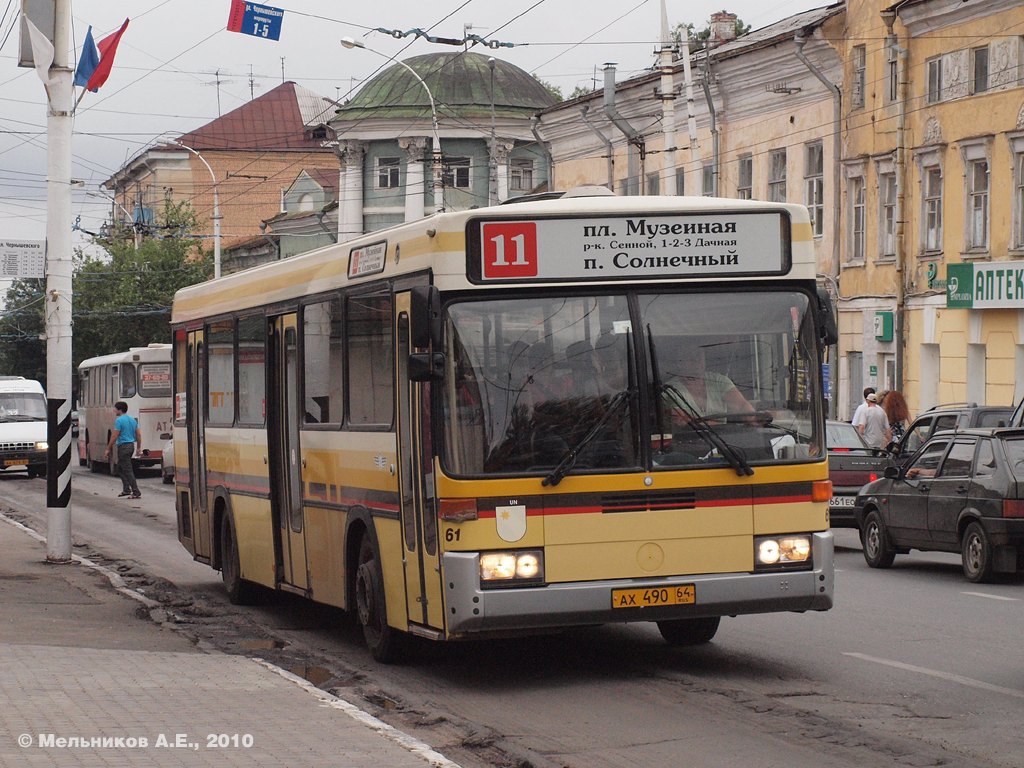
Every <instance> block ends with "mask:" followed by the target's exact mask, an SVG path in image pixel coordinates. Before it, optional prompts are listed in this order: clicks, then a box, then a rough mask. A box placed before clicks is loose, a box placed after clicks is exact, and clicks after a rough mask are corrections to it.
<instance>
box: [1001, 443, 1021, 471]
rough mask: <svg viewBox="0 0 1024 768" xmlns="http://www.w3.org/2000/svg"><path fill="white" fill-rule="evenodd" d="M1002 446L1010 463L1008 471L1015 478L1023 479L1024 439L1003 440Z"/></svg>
mask: <svg viewBox="0 0 1024 768" xmlns="http://www.w3.org/2000/svg"><path fill="white" fill-rule="evenodd" d="M1003 448H1004V450H1005V451H1006V461H1007V463H1008V464H1009V465H1010V471H1011V472H1013V475H1014V477H1016V478H1017V479H1019V480H1020V479H1024V439H1021V438H1017V439H1013V440H1004V441H1003Z"/></svg>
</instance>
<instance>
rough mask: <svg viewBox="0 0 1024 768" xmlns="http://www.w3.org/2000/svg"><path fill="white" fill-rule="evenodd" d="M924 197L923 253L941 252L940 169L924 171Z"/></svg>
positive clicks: (936, 167)
mask: <svg viewBox="0 0 1024 768" xmlns="http://www.w3.org/2000/svg"><path fill="white" fill-rule="evenodd" d="M923 172H924V196H923V198H924V199H923V201H922V202H923V206H924V210H923V211H922V220H923V226H924V249H925V251H933V252H934V251H940V250H942V169H941V168H939V167H938V166H931V167H929V168H925V169H924V171H923Z"/></svg>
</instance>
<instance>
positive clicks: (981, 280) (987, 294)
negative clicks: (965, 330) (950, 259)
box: [946, 261, 1024, 309]
mask: <svg viewBox="0 0 1024 768" xmlns="http://www.w3.org/2000/svg"><path fill="white" fill-rule="evenodd" d="M946 306H947V307H950V308H953V309H1024V262H1016V261H997V262H991V263H988V264H949V265H947V267H946Z"/></svg>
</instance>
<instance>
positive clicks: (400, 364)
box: [395, 293, 444, 631]
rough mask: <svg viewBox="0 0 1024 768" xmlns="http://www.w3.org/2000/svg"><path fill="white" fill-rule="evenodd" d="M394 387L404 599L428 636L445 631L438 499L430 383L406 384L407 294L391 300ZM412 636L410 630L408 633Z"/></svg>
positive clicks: (414, 621) (409, 348)
mask: <svg viewBox="0 0 1024 768" xmlns="http://www.w3.org/2000/svg"><path fill="white" fill-rule="evenodd" d="M395 309H396V314H395V316H396V318H397V320H396V322H397V326H396V329H395V330H396V333H395V339H396V346H397V349H396V352H397V356H396V363H397V365H396V366H395V367H396V370H397V373H398V381H397V388H396V390H395V391H396V392H397V393H398V457H399V478H398V480H399V489H400V497H401V518H402V542H403V546H404V547H405V558H404V560H405V594H406V608H407V611H408V616H409V622H410V624H412V625H418V626H420V627H422V628H424V629H427V630H428V631H430V630H434V631H441V630H443V627H444V606H443V605H442V591H441V553H440V546H439V542H438V526H437V503H436V501H437V497H436V494H435V492H434V459H433V444H432V440H431V432H430V409H429V403H430V386H431V385H430V383H422V384H420V383H416V382H411V381H409V375H408V361H409V353H410V352H412V351H413V348H412V346H411V344H410V339H409V294H407V293H405V294H397V295H396V296H395ZM413 631H415V630H413Z"/></svg>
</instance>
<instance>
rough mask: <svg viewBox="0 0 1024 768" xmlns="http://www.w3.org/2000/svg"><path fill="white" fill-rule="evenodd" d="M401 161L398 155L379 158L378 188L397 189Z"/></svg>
mask: <svg viewBox="0 0 1024 768" xmlns="http://www.w3.org/2000/svg"><path fill="white" fill-rule="evenodd" d="M400 170H401V161H400V160H399V159H398V158H397V157H378V158H377V189H397V188H398V175H399V171H400Z"/></svg>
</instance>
